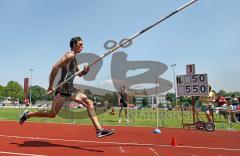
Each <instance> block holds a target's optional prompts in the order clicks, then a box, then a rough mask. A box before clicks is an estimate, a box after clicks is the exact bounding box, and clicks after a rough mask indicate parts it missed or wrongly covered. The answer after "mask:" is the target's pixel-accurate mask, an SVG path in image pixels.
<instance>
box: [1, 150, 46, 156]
mask: <svg viewBox="0 0 240 156" xmlns="http://www.w3.org/2000/svg"><path fill="white" fill-rule="evenodd" d="M0 154H6V155H23V156H47V155H39V154H27V153H16V152H6V151H0Z"/></svg>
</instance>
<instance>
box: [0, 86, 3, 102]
mask: <svg viewBox="0 0 240 156" xmlns="http://www.w3.org/2000/svg"><path fill="white" fill-rule="evenodd" d="M3 91H4V87H3V86H1V85H0V101H2V100H3V99H4V95H3Z"/></svg>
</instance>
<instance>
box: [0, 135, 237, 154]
mask: <svg viewBox="0 0 240 156" xmlns="http://www.w3.org/2000/svg"><path fill="white" fill-rule="evenodd" d="M0 137H5V138H17V139H30V140H47V141H62V142H78V143H96V144H113V145H133V146H157V147H174V148H189V149H191V148H192V149H207V150H223V151H240V149H239V148H224V147H205V146H182V145H178V146H172V145H164V144H143V143H134V142H132V143H131V142H111V141H105V142H104V141H90V140H89V141H88V140H67V139H60V138H55V139H54V138H39V137H28V136H11V135H0Z"/></svg>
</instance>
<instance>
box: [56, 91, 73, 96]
mask: <svg viewBox="0 0 240 156" xmlns="http://www.w3.org/2000/svg"><path fill="white" fill-rule="evenodd" d="M58 93H60V95H61V96H62V97H71V96H72V94H73V93H64V92H61V91H59V90H57V91H56V92H55V96H56V95H58Z"/></svg>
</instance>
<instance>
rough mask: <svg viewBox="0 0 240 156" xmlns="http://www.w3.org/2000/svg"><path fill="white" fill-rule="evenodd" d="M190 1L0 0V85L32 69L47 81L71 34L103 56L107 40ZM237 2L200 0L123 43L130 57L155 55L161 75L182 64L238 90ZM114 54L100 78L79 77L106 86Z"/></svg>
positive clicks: (37, 80) (36, 80) (40, 81)
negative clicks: (161, 67) (162, 68)
mask: <svg viewBox="0 0 240 156" xmlns="http://www.w3.org/2000/svg"><path fill="white" fill-rule="evenodd" d="M187 2H188V0H151V1H147V0H142V1H139V0H131V1H128V0H121V1H111V0H102V1H97V0H81V1H80V0H69V1H67V0H51V1H49V0H21V1H18V0H0V20H1V21H0V41H1V42H0V47H1V51H0V56H1V60H0V66H1V78H0V85H3V86H5V85H6V84H7V82H8V81H10V80H14V81H17V82H19V83H20V84H21V85H23V79H24V77H29V76H30V71H29V69H30V68H33V69H34V71H33V85H40V86H42V87H44V88H47V87H48V75H49V72H50V70H51V67H52V65H53V64H54V63H55V62H56V61H57V59H59V58H60V57H61V56H62V55H63V54H64V52H65V51H67V50H69V40H70V38H71V37H73V36H78V35H80V36H81V37H82V38H83V40H84V43H85V48H84V52H85V53H95V54H97V55H99V56H100V55H102V54H103V53H104V52H105V51H106V50H105V49H104V47H103V44H104V43H105V42H106V41H107V40H110V39H111V40H116V41H120V40H121V39H123V38H124V37H129V36H131V35H133V34H134V33H137V32H139V31H140V30H142V29H143V28H145V27H146V26H148V25H150V24H153V23H154V22H156V21H157V20H159V19H160V18H161V17H163V16H165V15H166V14H168V13H170V12H171V11H174V10H175V9H177V8H178V7H180V6H182V5H183V4H185V3H187ZM239 16H240V1H239V0H229V1H226V0H199V1H198V2H197V3H195V4H193V5H192V6H190V7H188V8H187V9H185V10H183V11H182V12H180V13H178V14H176V15H174V16H172V17H171V18H169V19H168V20H166V21H164V22H163V23H161V24H160V25H158V26H157V27H155V28H153V29H151V30H150V31H148V32H146V33H144V34H143V35H141V36H140V37H138V38H137V39H136V40H134V42H133V45H132V46H130V47H129V48H126V49H120V50H119V51H124V52H126V53H127V54H128V60H132V61H138V60H139V61H140V60H149V61H158V62H161V63H164V64H166V65H167V66H169V68H168V70H167V71H166V72H165V73H164V74H163V75H161V77H162V78H164V79H167V80H170V81H172V80H173V72H172V68H171V67H170V65H171V64H177V66H176V67H175V71H176V75H182V74H185V66H186V64H195V65H196V72H197V73H207V74H208V79H209V84H211V85H212V87H213V89H214V90H216V91H218V90H219V89H224V90H227V91H240V70H239V67H240V63H239V62H240V61H239V59H240V54H239V52H240V44H239V39H240V29H239V28H240V20H239ZM110 64H111V56H108V57H106V58H105V59H104V61H103V66H102V68H101V70H100V73H99V74H98V76H97V78H96V79H95V80H94V81H92V82H90V81H84V80H79V81H77V83H78V82H79V83H84V84H89V85H95V86H96V85H97V86H100V87H103V88H111V87H110V86H109V84H108V82H109V80H111V73H110V68H111V67H110Z"/></svg>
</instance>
